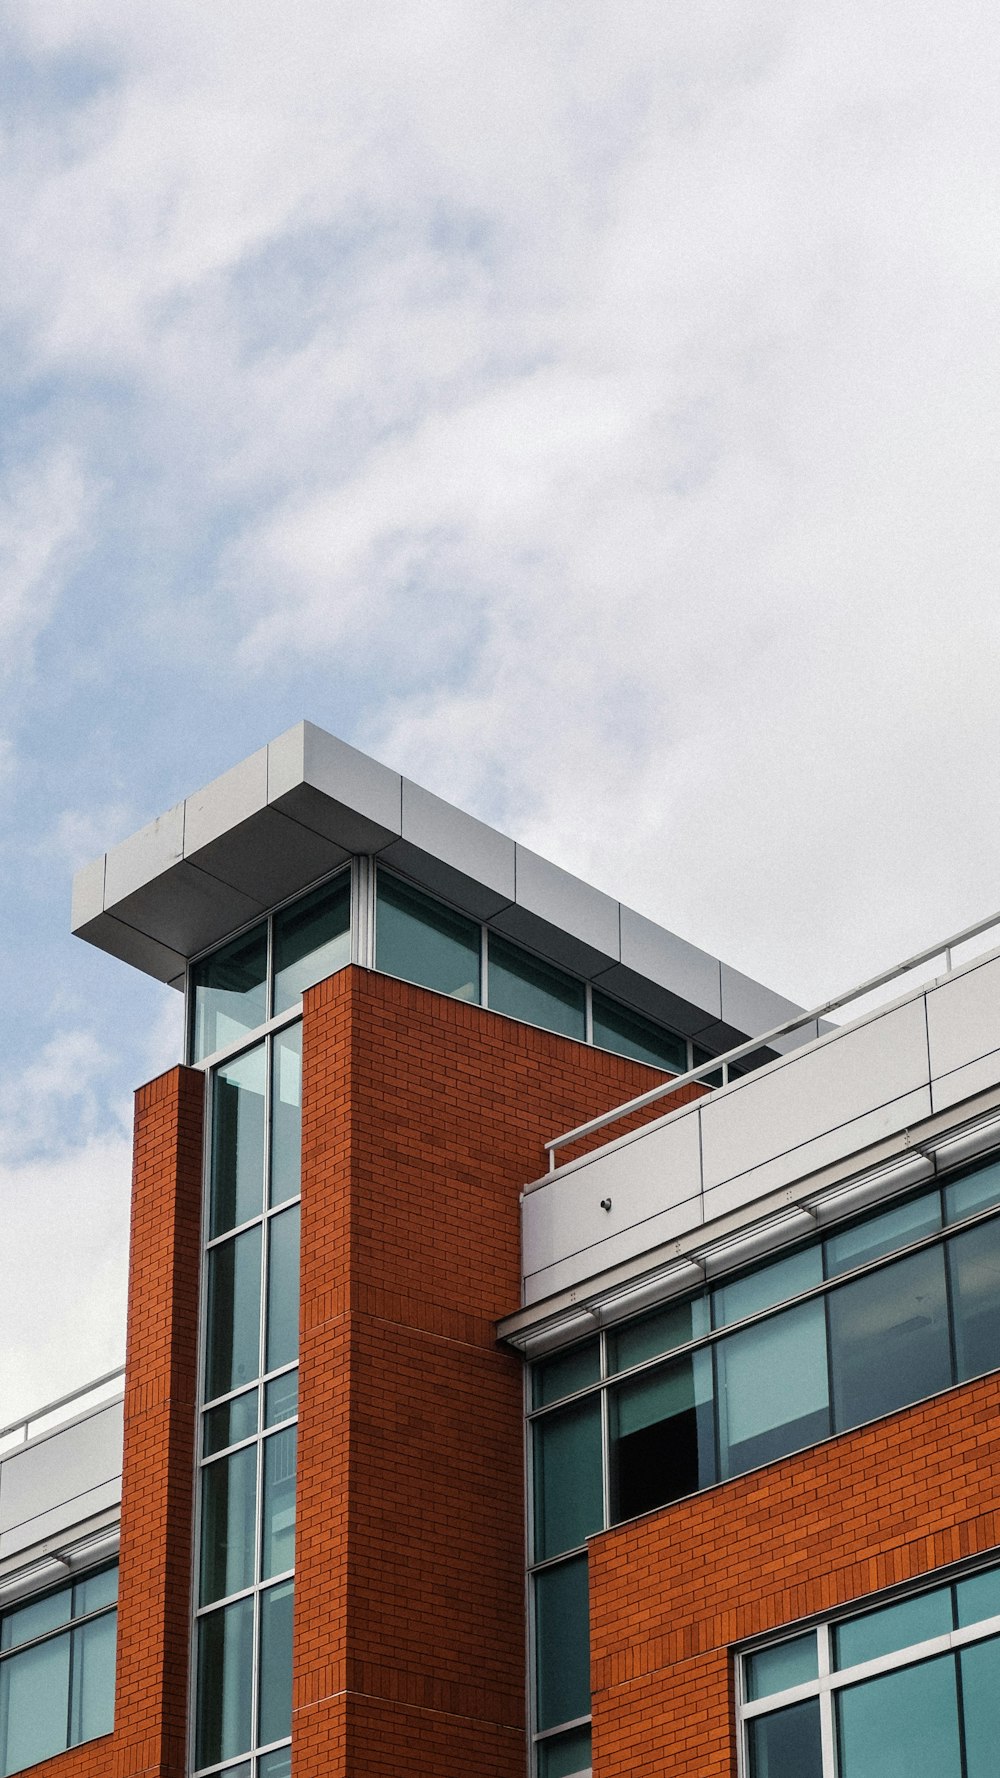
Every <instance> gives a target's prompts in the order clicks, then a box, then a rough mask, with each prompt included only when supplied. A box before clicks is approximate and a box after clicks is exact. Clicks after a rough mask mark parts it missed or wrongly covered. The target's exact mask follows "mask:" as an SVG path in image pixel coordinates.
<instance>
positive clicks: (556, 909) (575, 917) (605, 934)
mask: <svg viewBox="0 0 1000 1778" xmlns="http://www.w3.org/2000/svg"><path fill="white" fill-rule="evenodd" d="M517 904H518V907H521V908H523V909H524V910H525V912H526V913H529V914H535V915H537V917H538V918H539V919H540V920H546V921H547V922H548V924H549V925H550V926H558V928H559V929H560V931H561V932H565V933H568V934H569V935H570V936H571V937H572V938H575V939H578V940H579V941H580V943H581V944H584V945H587V946H589V948H590V949H591V950H593V951H598V952H600V953H601V955H602V956H603V957H610V958H612V959H613V960H614V961H615V962H616V963H617V962H618V961H619V959H620V956H621V950H620V936H619V929H618V903H617V901H614V900H612V898H611V896H610V895H605V894H603V892H602V891H601V890H600V889H594V888H592V886H591V885H590V884H589V883H584V882H582V881H581V879H580V878H579V877H574V876H572V875H571V874H570V872H569V871H566V870H561V869H560V867H559V865H558V864H551V863H550V862H549V860H548V859H547V858H541V857H539V855H538V853H537V852H529V850H528V848H527V847H526V846H518V847H517Z"/></svg>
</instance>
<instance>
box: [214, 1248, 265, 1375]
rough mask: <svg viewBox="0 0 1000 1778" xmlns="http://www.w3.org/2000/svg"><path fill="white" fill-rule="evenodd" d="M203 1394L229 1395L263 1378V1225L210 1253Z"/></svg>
mask: <svg viewBox="0 0 1000 1778" xmlns="http://www.w3.org/2000/svg"><path fill="white" fill-rule="evenodd" d="M207 1320H208V1350H207V1353H206V1359H205V1371H206V1381H205V1392H206V1395H207V1396H208V1399H209V1400H210V1401H211V1399H212V1397H213V1396H216V1395H228V1393H229V1391H230V1390H231V1389H238V1388H239V1386H240V1384H241V1383H249V1382H250V1381H251V1380H252V1379H253V1378H254V1377H256V1376H259V1374H260V1227H259V1225H258V1227H257V1228H254V1229H245V1230H244V1232H243V1234H242V1235H237V1236H236V1239H235V1240H234V1241H226V1242H225V1243H224V1245H223V1246H222V1247H213V1248H212V1249H211V1251H210V1252H209V1255H208V1316H207Z"/></svg>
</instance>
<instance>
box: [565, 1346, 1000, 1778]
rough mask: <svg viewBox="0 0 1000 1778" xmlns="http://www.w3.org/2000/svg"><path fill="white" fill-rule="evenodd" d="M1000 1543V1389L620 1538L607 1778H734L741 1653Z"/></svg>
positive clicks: (612, 1584)
mask: <svg viewBox="0 0 1000 1778" xmlns="http://www.w3.org/2000/svg"><path fill="white" fill-rule="evenodd" d="M998 1545H1000V1376H995V1375H994V1376H990V1377H985V1378H982V1379H980V1380H979V1381H977V1382H975V1383H968V1384H964V1385H962V1386H961V1387H960V1388H957V1389H952V1390H949V1391H948V1392H947V1393H946V1394H944V1395H939V1396H936V1397H934V1399H933V1400H931V1401H928V1402H922V1403H920V1404H919V1405H918V1406H916V1407H913V1408H908V1409H906V1410H904V1411H903V1412H902V1413H899V1414H893V1415H890V1416H889V1417H887V1418H886V1419H883V1420H879V1421H877V1422H876V1423H875V1424H874V1425H872V1426H868V1427H864V1428H862V1429H861V1430H860V1431H857V1432H849V1433H845V1434H843V1435H842V1436H841V1437H839V1438H836V1439H833V1440H831V1441H829V1442H828V1443H826V1444H823V1445H819V1446H816V1447H815V1448H814V1449H812V1450H810V1451H805V1452H802V1453H800V1454H799V1455H798V1456H795V1457H789V1458H786V1459H784V1460H783V1461H782V1462H780V1463H773V1464H771V1465H769V1466H768V1468H766V1469H762V1470H758V1471H756V1472H755V1473H754V1474H752V1475H748V1476H742V1477H740V1478H739V1479H738V1480H736V1481H732V1482H727V1483H725V1484H723V1485H721V1486H719V1487H716V1488H712V1489H709V1490H708V1491H707V1492H706V1493H704V1494H700V1495H697V1496H695V1497H694V1498H693V1499H691V1500H686V1501H681V1502H679V1503H678V1504H677V1505H675V1506H672V1507H668V1508H665V1509H664V1510H663V1511H661V1512H658V1513H654V1514H651V1515H649V1516H647V1517H646V1518H644V1519H639V1520H636V1521H635V1522H634V1523H632V1524H629V1525H624V1526H622V1527H620V1528H619V1529H617V1530H614V1531H608V1532H605V1533H603V1534H602V1535H601V1536H600V1537H597V1538H595V1539H594V1540H593V1542H592V1544H591V1548H590V1588H591V1663H592V1680H593V1688H594V1775H595V1778H646V1775H649V1778H652V1774H654V1773H656V1774H657V1775H659V1774H663V1773H669V1774H670V1775H671V1778H735V1773H736V1741H735V1729H734V1702H733V1691H732V1662H731V1656H730V1648H731V1645H732V1644H733V1643H734V1642H737V1641H740V1640H742V1639H744V1638H746V1637H750V1636H755V1635H761V1634H764V1633H766V1632H768V1631H770V1630H775V1629H779V1628H780V1627H782V1626H783V1625H785V1624H788V1623H794V1622H795V1621H796V1620H797V1619H799V1618H802V1617H805V1616H808V1615H810V1614H813V1613H825V1612H828V1611H830V1610H832V1609H833V1608H834V1607H836V1606H842V1605H845V1604H847V1603H848V1602H850V1601H852V1600H855V1599H862V1598H864V1597H865V1596H866V1595H867V1594H869V1593H872V1592H874V1591H877V1590H878V1589H879V1588H882V1587H887V1586H891V1585H894V1584H897V1583H899V1582H903V1581H908V1580H914V1579H917V1578H919V1577H920V1576H922V1575H925V1574H928V1573H930V1572H932V1571H933V1570H934V1569H936V1568H939V1567H941V1566H942V1565H944V1564H945V1563H948V1562H955V1561H958V1560H960V1559H961V1558H963V1557H967V1556H972V1555H978V1554H981V1553H985V1552H987V1551H989V1550H992V1549H994V1548H996V1547H997V1546H998Z"/></svg>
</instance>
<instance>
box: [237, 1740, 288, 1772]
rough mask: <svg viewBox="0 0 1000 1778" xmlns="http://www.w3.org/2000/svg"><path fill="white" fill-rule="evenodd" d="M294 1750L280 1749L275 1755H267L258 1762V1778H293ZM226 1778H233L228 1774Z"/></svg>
mask: <svg viewBox="0 0 1000 1778" xmlns="http://www.w3.org/2000/svg"><path fill="white" fill-rule="evenodd" d="M291 1774H292V1750H291V1748H290V1747H279V1748H277V1749H276V1751H275V1752H274V1753H265V1755H264V1757H263V1759H259V1760H258V1761H257V1778H291ZM225 1778H232V1774H231V1773H229V1772H227V1773H226V1775H225Z"/></svg>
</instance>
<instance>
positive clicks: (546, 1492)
mask: <svg viewBox="0 0 1000 1778" xmlns="http://www.w3.org/2000/svg"><path fill="white" fill-rule="evenodd" d="M532 1447H533V1452H534V1472H535V1492H534V1504H535V1560H536V1562H540V1561H544V1560H545V1558H546V1557H547V1556H558V1555H559V1553H560V1551H561V1550H571V1549H573V1548H575V1546H576V1545H577V1544H580V1543H583V1542H584V1541H585V1539H586V1538H588V1537H589V1536H590V1535H591V1533H592V1532H594V1531H599V1530H600V1529H601V1526H602V1524H603V1522H604V1499H603V1487H602V1483H601V1404H600V1400H599V1398H598V1397H597V1396H596V1395H592V1396H588V1397H587V1399H586V1400H585V1401H581V1402H577V1403H576V1404H575V1406H573V1407H570V1408H562V1409H559V1410H557V1411H556V1412H555V1413H554V1414H546V1416H545V1418H544V1419H543V1420H536V1421H535V1422H534V1425H533V1429H532Z"/></svg>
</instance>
